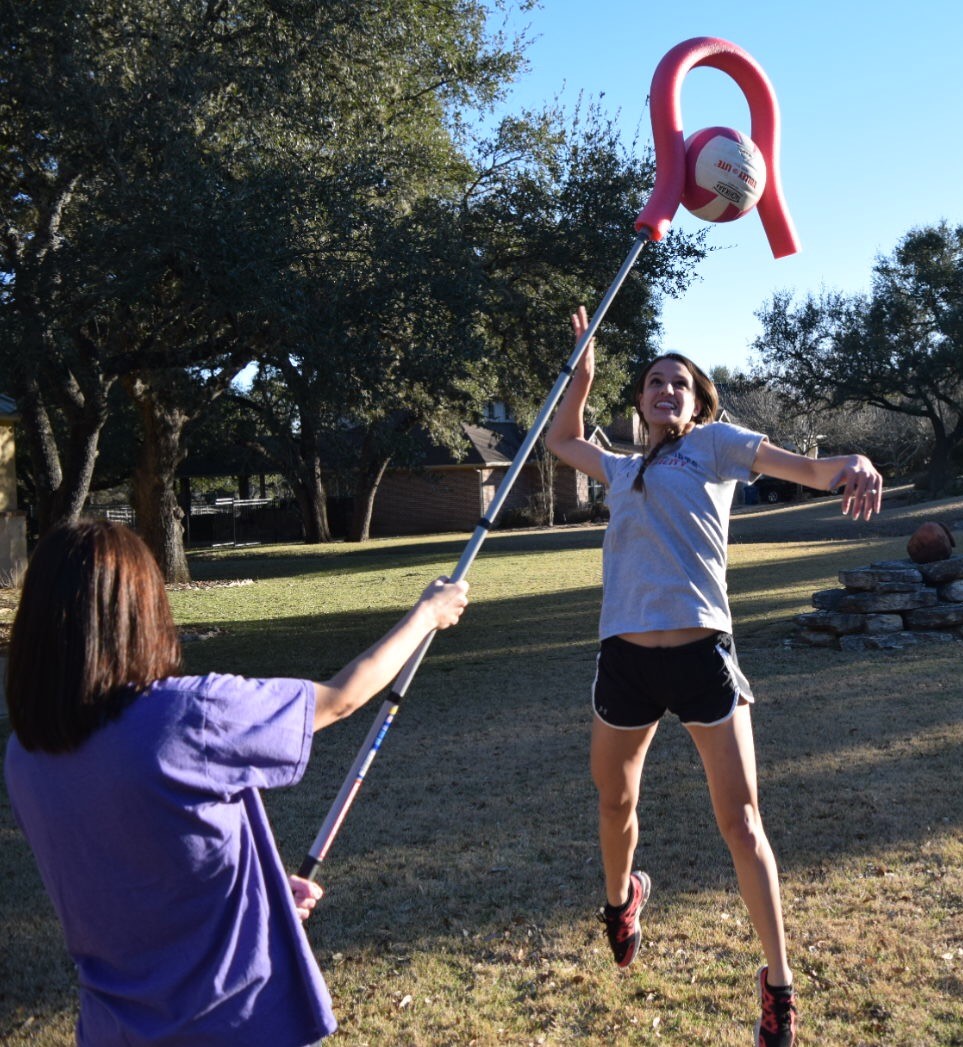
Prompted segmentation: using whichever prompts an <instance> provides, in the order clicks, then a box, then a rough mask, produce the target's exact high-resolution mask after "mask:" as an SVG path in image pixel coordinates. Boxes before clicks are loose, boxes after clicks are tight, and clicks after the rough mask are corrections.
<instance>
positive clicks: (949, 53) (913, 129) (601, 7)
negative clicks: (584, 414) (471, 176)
mask: <svg viewBox="0 0 963 1047" xmlns="http://www.w3.org/2000/svg"><path fill="white" fill-rule="evenodd" d="M497 20H498V15H497V14H496V16H495V18H494V19H493V21H492V26H493V27H494V26H495V25H496V24H497ZM511 26H512V27H513V28H515V29H519V28H523V27H525V26H528V27H529V35H530V36H531V37H532V39H533V42H532V44H531V46H530V47H529V49H528V51H527V55H528V58H529V62H530V63H531V68H530V70H529V71H528V72H527V73H525V74H523V75H522V77H521V78H520V80H519V82H518V84H517V85H515V88H514V89H513V91H512V92H511V94H510V96H509V99H508V101H507V103H506V107H507V109H508V110H509V111H517V109H518V108H519V107H521V106H529V107H539V106H541V105H542V104H543V103H546V102H551V101H552V100H553V99H554V98H555V97H556V96H558V98H559V101H560V102H561V103H562V104H563V105H564V106H566V108H569V109H571V108H572V107H574V105H575V104H576V102H577V100H578V97H579V94H580V92H584V93H585V95H586V97H587V98H598V97H599V95H601V94H602V92H604V97H602V98H601V104H602V106H603V108H604V109H605V110H606V111H607V112H608V113H610V114H611V115H613V116H614V115H616V113H619V121H620V124H621V126H622V128H623V129H624V140H625V141H626V143H630V142H631V141H632V139H633V137H634V132H635V130H636V128H637V127H638V128H639V129H640V142H641V143H642V144H643V145H644V144H648V143H651V124H650V118H649V112H648V110H647V109H646V108H645V99H646V95H647V94H648V91H649V86H650V84H651V80H652V74H653V73H654V71H655V68H656V66H657V65H658V63H659V60H660V59H661V58H662V56H663V55H664V54H665V53H666V52H667V51H668V50H670V48H672V47H674V46H675V45H676V44H678V43H681V42H682V41H684V40H687V39H689V38H691V37H696V36H715V37H721V38H723V39H725V40H730V41H732V42H733V43H735V44H738V45H739V47H741V48H743V50H745V51H748V53H749V54H750V55H752V57H753V58H754V59H755V60H756V61H757V62H758V63H759V64H760V65H761V66H762V68H763V69H764V70H765V71H766V73H767V75H768V77H769V79H770V80H771V81H772V84H773V86H774V88H775V92H776V97H777V99H778V102H779V107H780V111H781V115H782V157H781V164H780V168H781V172H782V181H783V189H784V193H785V196H786V201H787V203H788V205H789V210H790V213H791V214H792V217H793V220H794V222H795V225H796V229H797V231H798V233H799V238H800V240H801V242H802V251H801V252H800V253H799V254H797V255H793V256H791V257H789V258H783V259H779V260H778V261H777V260H775V259H773V257H772V253H771V251H770V249H769V245H768V241H767V240H766V237H765V234H764V233H763V229H762V225H761V223H760V221H759V218H758V216H757V215H755V214H750V215H748V216H746V217H744V218H742V219H740V220H739V221H737V222H729V223H725V224H719V225H715V226H712V227H710V228H711V234H710V243H711V244H712V245H714V246H716V247H719V248H724V250H719V251H717V252H716V253H715V254H714V255H712V256H710V258H709V259H707V261H706V262H705V263H704V264H703V265H702V266H701V267H700V275H701V277H702V279H701V281H700V282H698V283H697V284H696V285H695V286H694V287H693V288H692V289H691V290H690V291H689V292H688V293H687V294H686V296H685V297H684V298H683V299H681V300H677V301H672V300H667V301H666V303H665V308H664V311H663V323H664V327H665V334H664V338H663V347H664V348H665V349H676V350H679V351H681V352H684V353H687V354H688V355H690V356H692V357H693V359H695V360H696V361H697V362H698V363H700V364H701V365H703V366H704V367H707V368H709V367H713V366H715V365H726V366H729V367H734V368H744V367H746V366H747V365H748V363H749V360H750V350H749V345H750V343H751V341H752V339H753V338H754V337H755V336H756V335H757V334H759V332H760V327H759V322H758V320H757V319H756V318H755V316H754V313H755V312H756V310H758V309H759V308H760V306H761V305H762V304H763V303H764V302H765V301H766V300H767V299H768V298H770V297H771V296H772V294H773V292H775V291H777V290H783V289H789V290H793V291H794V292H795V293H796V294H797V295H799V296H803V295H805V294H806V293H807V292H813V293H818V292H819V291H820V290H821V289H822V288H826V289H836V290H841V291H844V292H847V293H854V292H858V291H864V290H868V289H869V287H870V281H871V276H872V266H873V263H874V260H875V258H876V257H877V255H879V254H881V253H882V254H889V253H890V252H891V251H892V250H893V248H894V247H895V246H896V244H897V243H898V242H899V240H900V239H901V237H902V236H903V235H904V234H905V233H906V232H908V231H909V230H910V229H911V228H914V227H917V226H920V225H931V224H934V223H936V222H938V221H940V220H941V219H945V220H947V221H948V222H950V223H951V224H961V223H963V55H961V51H960V41H961V39H963V6H961V5H960V4H959V2H958V0H915V2H912V3H903V2H896V0H879V2H876V3H868V2H866V3H863V2H856V0H836V2H835V3H833V2H829V0H810V2H809V3H807V4H792V5H785V7H784V5H782V4H779V5H775V4H773V5H771V6H766V5H763V4H754V5H749V4H746V3H741V4H729V5H726V4H720V3H718V2H713V3H708V2H706V0H688V2H683V3H661V4H652V3H646V2H645V0H590V2H587V0H544V3H543V6H542V8H541V9H540V10H535V11H531V12H529V13H528V14H526V15H521V16H518V17H517V18H515V19H514V20H513V21H512V23H511ZM682 119H683V127H684V129H685V133H686V134H687V135H688V134H691V133H692V132H693V131H697V130H699V129H700V128H702V127H709V126H712V125H725V126H730V127H735V128H737V129H739V130H742V131H744V132H745V133H748V132H749V125H750V119H749V109H748V105H747V104H746V101H745V98H744V97H743V95H742V92H741V91H740V90H739V88H738V87H737V86H736V84H735V82H734V81H733V80H732V79H731V78H730V77H728V76H727V75H726V74H724V73H722V72H720V71H719V70H716V69H703V68H700V69H694V70H692V71H691V72H690V73H689V74H688V76H687V77H686V78H685V81H684V84H683V89H682ZM634 218H635V215H634V214H633V215H627V216H626V226H627V230H628V235H629V238H630V239H629V241H628V242H627V244H626V251H627V250H628V244H629V242H631V235H632V222H633V220H634ZM673 226H674V227H677V228H682V229H689V230H693V229H696V228H706V225H705V223H702V222H700V221H699V220H698V219H695V218H693V217H692V216H691V215H689V214H688V212H686V211H685V210H684V209H683V208H681V207H680V209H679V211H678V213H677V215H676V218H675V220H674V222H673ZM646 250H658V245H651V246H649V247H647V248H646ZM621 262H622V258H613V259H612V277H614V276H615V274H616V272H617V271H618V268H619V265H620V264H621ZM586 305H587V306H588V308H589V311H590V312H591V310H592V309H593V308H594V306H595V305H597V303H586Z"/></svg>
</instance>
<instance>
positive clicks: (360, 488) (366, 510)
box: [348, 440, 391, 542]
mask: <svg viewBox="0 0 963 1047" xmlns="http://www.w3.org/2000/svg"><path fill="white" fill-rule="evenodd" d="M365 443H366V444H367V440H366V441H365ZM361 456H362V457H361V468H360V469H359V470H358V481H357V483H356V484H355V489H354V498H353V500H352V505H351V522H350V523H349V525H348V541H349V542H366V541H367V540H368V539H369V538H370V537H371V517H372V516H373V515H374V503H375V497H376V496H377V494H378V488H379V487H380V485H381V480H382V478H383V477H384V475H385V469H387V468H388V463H389V462H390V461H391V456H390V455H381V456H378V457H374V456H372V455H371V454H369V452H368V448H367V447H364V448H362V452H361Z"/></svg>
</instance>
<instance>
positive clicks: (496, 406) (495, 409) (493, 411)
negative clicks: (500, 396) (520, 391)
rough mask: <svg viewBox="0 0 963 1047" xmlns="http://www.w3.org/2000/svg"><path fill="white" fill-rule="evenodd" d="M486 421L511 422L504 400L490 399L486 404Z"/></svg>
mask: <svg viewBox="0 0 963 1047" xmlns="http://www.w3.org/2000/svg"><path fill="white" fill-rule="evenodd" d="M485 421H486V422H510V421H511V417H510V416H509V413H508V406H507V404H506V403H505V401H504V400H489V401H488V403H487V404H486V405H485Z"/></svg>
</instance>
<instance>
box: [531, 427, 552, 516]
mask: <svg viewBox="0 0 963 1047" xmlns="http://www.w3.org/2000/svg"><path fill="white" fill-rule="evenodd" d="M538 479H539V486H540V487H541V491H540V492H539V499H538V501H539V503H540V504H539V505H537V506H536V517H537V516H541V517H542V519H541V523H542V524H543V525H544V526H546V527H554V526H555V455H554V454H552V453H551V451H549V449H548V448H547V447H546V446H545V437H544V436H540V437H539V438H538Z"/></svg>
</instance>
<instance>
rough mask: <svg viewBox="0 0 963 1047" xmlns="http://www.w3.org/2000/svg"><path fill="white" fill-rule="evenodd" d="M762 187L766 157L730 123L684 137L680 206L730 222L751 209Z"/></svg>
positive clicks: (708, 218) (707, 217)
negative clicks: (683, 186)
mask: <svg viewBox="0 0 963 1047" xmlns="http://www.w3.org/2000/svg"><path fill="white" fill-rule="evenodd" d="M765 188H766V160H765V157H764V156H763V155H762V153H761V152H760V151H759V148H758V146H757V145H756V143H755V142H754V141H753V140H752V139H751V138H749V137H748V136H747V135H744V134H742V132H740V131H734V130H733V129H732V128H731V127H706V128H704V129H703V130H701V131H696V133H695V134H692V135H689V137H688V138H687V139H686V140H685V189H684V190H683V193H682V206H683V207H685V208H686V210H688V211H691V212H692V214H694V215H695V216H696V217H697V218H701V219H703V221H706V222H731V221H732V220H733V219H735V218H741V217H742V216H743V215H744V214H747V213H748V212H749V211H751V210H752V209H753V208H754V207H755V206H756V204H757V203H759V198H760V197H761V196H762V193H763V190H764V189H765Z"/></svg>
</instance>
